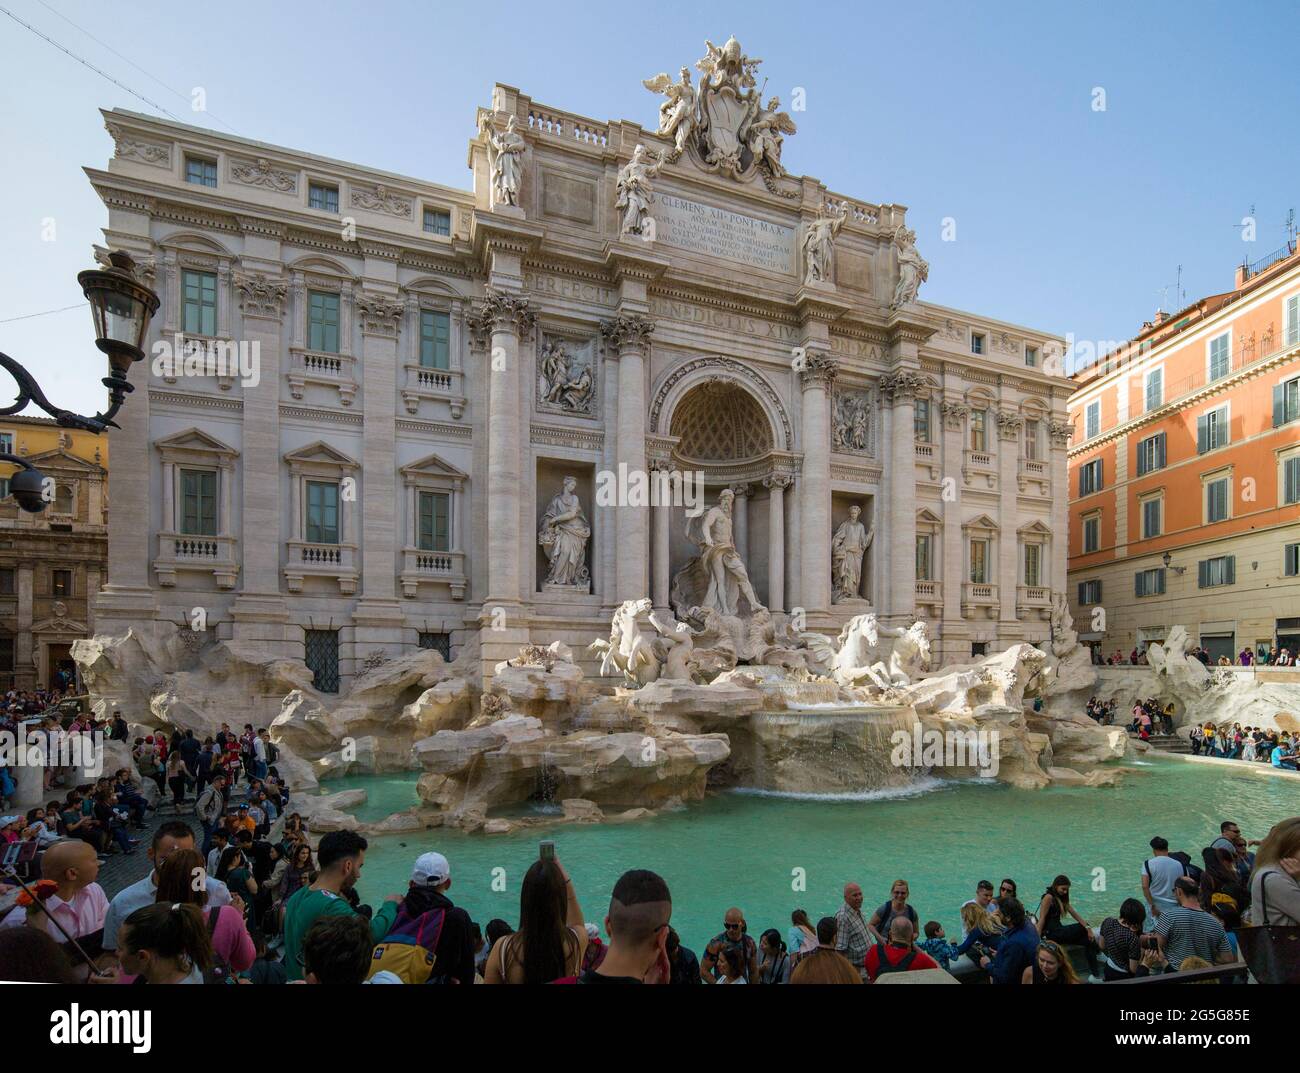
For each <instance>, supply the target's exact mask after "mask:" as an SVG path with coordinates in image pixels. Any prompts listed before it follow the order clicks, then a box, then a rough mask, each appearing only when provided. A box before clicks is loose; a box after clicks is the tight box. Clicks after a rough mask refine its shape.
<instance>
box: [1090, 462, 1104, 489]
mask: <svg viewBox="0 0 1300 1073" xmlns="http://www.w3.org/2000/svg"><path fill="white" fill-rule="evenodd" d="M1104 471H1105V463H1103V462H1102V460H1101V459H1100V458H1099V459H1097V486H1096V487H1095V488H1094V489H1093V491H1095V492H1100V491H1101V490H1102V488H1103V487H1105V484H1106V478H1105V477H1104V476H1102V474H1103V473H1104Z"/></svg>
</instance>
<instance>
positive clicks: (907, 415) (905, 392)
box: [880, 370, 923, 618]
mask: <svg viewBox="0 0 1300 1073" xmlns="http://www.w3.org/2000/svg"><path fill="white" fill-rule="evenodd" d="M922 383H923V381H922V379H921V377H920V375H919V374H917V373H914V372H909V371H907V370H900V371H898V372H892V373H886V374H885V375H884V376H882V377H881V378H880V391H881V394H882V395H883V396H884V397H885V398H886V399H888V400H889V402H890V406H891V414H892V417H891V419H890V452H889V454H890V471H891V472H890V494H889V548H890V555H889V575H890V584H889V607H888V608H887V611H888V613H889V614H890V615H893V616H897V617H901V618H906V617H908V616H910V615H913V614H915V613H916V393H917V391H918V390H920V388H921V385H922Z"/></svg>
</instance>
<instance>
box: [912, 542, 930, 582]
mask: <svg viewBox="0 0 1300 1073" xmlns="http://www.w3.org/2000/svg"><path fill="white" fill-rule="evenodd" d="M916 580H917V581H930V580H932V579H931V577H930V534H929V533H917V535H916Z"/></svg>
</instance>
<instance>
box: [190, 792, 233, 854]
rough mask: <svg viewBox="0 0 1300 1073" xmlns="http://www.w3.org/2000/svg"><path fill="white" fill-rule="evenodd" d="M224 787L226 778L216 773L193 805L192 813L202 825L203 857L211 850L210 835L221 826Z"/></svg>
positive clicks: (224, 808)
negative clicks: (193, 812)
mask: <svg viewBox="0 0 1300 1073" xmlns="http://www.w3.org/2000/svg"><path fill="white" fill-rule="evenodd" d="M225 787H226V776H225V774H224V772H221V771H218V772H217V773H216V774H215V775H213V776H212V781H211V782H210V783H208V786H207V789H205V790H204V791H203V793H201V794H200V795H199V799H198V801H196V802H195V803H194V811H195V813H196V814H197V815H198V818H199V822H200V823H201V824H203V848H202V849H201V850H200V852H201V853H202V854H203V855H204V856H205V857H206V856H207V855H208V853H209V851H210V850H211V849H212V833H213V832H214V831H215V830H216V829H217V828H218V827H219V826H221V819H222V816H223V815H224V814H225V811H226V798H225V794H224V792H223V791H224V790H225Z"/></svg>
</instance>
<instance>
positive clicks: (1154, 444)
mask: <svg viewBox="0 0 1300 1073" xmlns="http://www.w3.org/2000/svg"><path fill="white" fill-rule="evenodd" d="M1164 468H1165V434H1164V433H1163V432H1157V433H1156V434H1155V435H1154V436H1148V437H1147V438H1146V439H1145V440H1141V441H1139V443H1138V445H1137V475H1138V476H1139V477H1141V476H1143V475H1144V474H1147V473H1152V472H1154V471H1155V470H1158V469H1164Z"/></svg>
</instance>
